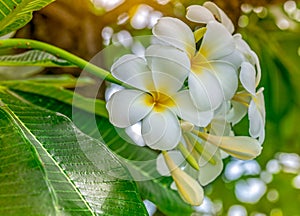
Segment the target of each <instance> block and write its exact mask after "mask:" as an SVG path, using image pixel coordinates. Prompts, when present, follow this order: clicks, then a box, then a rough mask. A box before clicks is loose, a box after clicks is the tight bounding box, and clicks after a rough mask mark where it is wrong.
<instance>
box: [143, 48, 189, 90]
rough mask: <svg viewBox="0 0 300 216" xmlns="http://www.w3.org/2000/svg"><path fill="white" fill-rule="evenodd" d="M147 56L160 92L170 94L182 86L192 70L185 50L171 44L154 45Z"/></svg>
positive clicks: (148, 49) (147, 52) (156, 86)
mask: <svg viewBox="0 0 300 216" xmlns="http://www.w3.org/2000/svg"><path fill="white" fill-rule="evenodd" d="M145 57H146V59H147V63H148V66H149V68H150V69H151V71H152V78H153V82H154V85H155V88H156V90H157V91H158V92H162V93H165V94H167V95H170V94H173V93H175V92H177V91H178V90H179V89H180V88H182V86H183V83H184V81H185V79H186V78H187V76H188V73H189V72H190V60H189V58H188V56H187V54H186V53H185V52H183V51H180V50H178V49H177V48H175V47H171V46H162V45H152V46H150V47H148V48H147V50H146V53H145Z"/></svg>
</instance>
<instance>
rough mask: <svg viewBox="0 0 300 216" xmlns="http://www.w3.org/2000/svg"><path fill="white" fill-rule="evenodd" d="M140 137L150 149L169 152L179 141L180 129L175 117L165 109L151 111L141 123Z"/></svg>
mask: <svg viewBox="0 0 300 216" xmlns="http://www.w3.org/2000/svg"><path fill="white" fill-rule="evenodd" d="M142 136H143V139H144V141H145V144H146V145H147V146H149V147H150V148H152V149H158V150H171V149H173V148H175V147H176V146H177V144H178V143H179V141H180V139H181V129H180V125H179V121H178V119H177V116H176V115H175V114H174V113H173V112H172V111H170V110H169V109H167V108H166V109H165V110H163V111H161V112H156V111H154V110H152V111H151V112H150V113H149V115H148V116H146V118H144V119H143V121H142Z"/></svg>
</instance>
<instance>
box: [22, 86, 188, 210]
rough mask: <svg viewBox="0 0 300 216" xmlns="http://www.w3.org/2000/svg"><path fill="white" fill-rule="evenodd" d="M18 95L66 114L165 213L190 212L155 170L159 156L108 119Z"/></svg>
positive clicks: (51, 100) (64, 105)
mask: <svg viewBox="0 0 300 216" xmlns="http://www.w3.org/2000/svg"><path fill="white" fill-rule="evenodd" d="M18 94H20V95H22V96H23V97H24V98H26V99H27V100H30V101H31V102H32V103H34V104H36V105H38V106H41V107H45V108H48V109H51V110H55V111H58V112H61V113H63V114H65V115H67V116H68V117H70V118H72V120H73V121H74V123H75V124H76V125H77V127H79V128H80V129H81V130H82V131H83V132H85V133H86V134H89V135H91V136H92V137H94V138H97V139H100V140H102V141H103V142H104V143H105V144H106V145H107V146H108V147H109V148H110V149H111V150H112V151H114V152H115V153H116V154H117V155H119V157H120V159H121V160H122V161H123V162H124V164H125V165H126V166H127V168H128V169H129V171H130V173H131V175H132V176H134V177H135V178H136V179H144V181H137V184H138V188H139V190H140V191H141V192H142V196H143V198H144V199H149V200H150V201H152V202H154V203H155V204H156V205H157V207H158V208H159V209H160V211H162V212H163V213H164V214H166V215H177V214H178V215H190V214H191V213H192V212H193V209H192V207H191V206H190V205H188V204H186V203H184V202H183V201H182V200H181V198H180V196H179V195H178V193H177V191H174V190H172V189H171V188H170V184H171V182H172V179H171V178H170V177H161V176H160V175H159V174H158V172H157V171H156V161H155V160H156V157H157V155H158V153H157V152H156V151H153V150H151V149H148V148H145V147H139V146H136V145H134V144H131V143H132V141H131V143H130V139H129V138H128V137H126V134H125V132H124V130H119V129H117V130H116V128H114V127H113V126H112V125H111V124H110V123H109V121H108V119H107V118H103V117H100V116H95V115H94V114H93V113H88V112H85V111H83V110H81V109H77V108H74V107H73V108H72V107H70V106H67V105H66V104H63V103H61V102H59V101H57V100H54V99H49V98H47V97H43V96H40V95H34V94H30V93H25V92H20V91H18ZM122 137H123V138H125V139H126V140H127V141H128V142H127V141H125V140H124V139H123V138H122Z"/></svg>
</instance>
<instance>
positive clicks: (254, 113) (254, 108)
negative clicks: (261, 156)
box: [248, 92, 265, 141]
mask: <svg viewBox="0 0 300 216" xmlns="http://www.w3.org/2000/svg"><path fill="white" fill-rule="evenodd" d="M248 117H249V122H250V127H249V133H250V135H251V136H252V137H254V138H257V137H260V136H262V137H264V130H265V129H264V128H265V109H264V98H263V94H262V92H261V93H260V94H259V95H258V96H257V97H256V98H253V100H252V101H251V102H250V105H249V109H248ZM260 141H263V139H262V138H261V139H260Z"/></svg>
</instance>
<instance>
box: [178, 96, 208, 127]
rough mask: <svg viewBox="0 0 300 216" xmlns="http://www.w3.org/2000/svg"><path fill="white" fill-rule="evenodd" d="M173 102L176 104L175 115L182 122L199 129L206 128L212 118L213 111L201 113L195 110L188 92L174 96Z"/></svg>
mask: <svg viewBox="0 0 300 216" xmlns="http://www.w3.org/2000/svg"><path fill="white" fill-rule="evenodd" d="M174 101H175V103H176V110H175V111H176V114H177V115H178V116H179V117H180V118H182V119H183V120H186V121H188V122H191V123H192V124H194V125H196V126H199V127H206V126H207V125H208V124H209V123H210V121H211V119H212V117H213V111H205V112H203V111H202V112H201V111H200V110H199V109H197V107H196V106H195V105H194V103H193V101H192V99H191V97H190V93H189V91H188V90H184V91H181V92H179V93H178V94H176V95H175V96H174Z"/></svg>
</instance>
